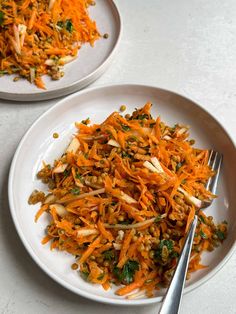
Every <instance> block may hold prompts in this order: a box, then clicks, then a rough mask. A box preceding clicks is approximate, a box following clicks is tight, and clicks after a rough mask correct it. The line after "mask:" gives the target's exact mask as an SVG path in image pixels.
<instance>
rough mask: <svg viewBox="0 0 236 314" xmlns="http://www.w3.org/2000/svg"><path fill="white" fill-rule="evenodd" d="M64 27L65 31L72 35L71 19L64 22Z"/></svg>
mask: <svg viewBox="0 0 236 314" xmlns="http://www.w3.org/2000/svg"><path fill="white" fill-rule="evenodd" d="M65 27H66V30H67V31H68V32H69V33H72V32H73V24H72V21H71V19H69V20H66V22H65Z"/></svg>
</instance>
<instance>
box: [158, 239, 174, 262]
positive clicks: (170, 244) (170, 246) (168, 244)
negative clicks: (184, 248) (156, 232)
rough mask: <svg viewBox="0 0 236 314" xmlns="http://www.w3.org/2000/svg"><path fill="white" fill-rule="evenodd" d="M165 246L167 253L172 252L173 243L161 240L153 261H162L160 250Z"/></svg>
mask: <svg viewBox="0 0 236 314" xmlns="http://www.w3.org/2000/svg"><path fill="white" fill-rule="evenodd" d="M164 246H166V247H167V249H168V251H169V253H171V252H172V250H173V241H172V240H161V242H160V244H159V246H158V248H157V250H156V251H155V254H154V258H155V259H162V249H163V247H164Z"/></svg>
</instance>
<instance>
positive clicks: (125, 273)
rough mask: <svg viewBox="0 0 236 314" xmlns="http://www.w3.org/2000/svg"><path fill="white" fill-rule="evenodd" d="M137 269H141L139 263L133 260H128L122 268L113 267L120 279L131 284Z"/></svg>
mask: <svg viewBox="0 0 236 314" xmlns="http://www.w3.org/2000/svg"><path fill="white" fill-rule="evenodd" d="M137 270H139V263H138V262H136V261H133V260H128V261H127V262H126V263H125V265H124V266H123V268H122V269H120V268H118V267H117V266H116V267H115V268H114V269H113V273H114V275H115V276H116V278H117V279H118V280H119V281H121V282H125V283H126V284H129V283H131V282H132V281H133V279H134V274H135V272H136V271H137Z"/></svg>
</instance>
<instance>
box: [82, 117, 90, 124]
mask: <svg viewBox="0 0 236 314" xmlns="http://www.w3.org/2000/svg"><path fill="white" fill-rule="evenodd" d="M81 123H83V124H84V125H87V124H89V118H87V119H85V120H82V121H81Z"/></svg>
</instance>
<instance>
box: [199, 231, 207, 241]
mask: <svg viewBox="0 0 236 314" xmlns="http://www.w3.org/2000/svg"><path fill="white" fill-rule="evenodd" d="M199 234H200V236H201V238H202V239H207V235H206V234H205V233H204V232H203V231H202V230H200V232H199Z"/></svg>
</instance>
